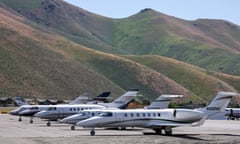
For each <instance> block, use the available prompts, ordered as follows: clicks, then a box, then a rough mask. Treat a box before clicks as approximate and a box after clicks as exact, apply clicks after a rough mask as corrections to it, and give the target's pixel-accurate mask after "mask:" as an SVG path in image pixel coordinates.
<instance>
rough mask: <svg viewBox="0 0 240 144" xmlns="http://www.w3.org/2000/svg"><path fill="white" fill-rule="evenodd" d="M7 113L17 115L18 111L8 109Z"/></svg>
mask: <svg viewBox="0 0 240 144" xmlns="http://www.w3.org/2000/svg"><path fill="white" fill-rule="evenodd" d="M8 114H10V115H18V112H17V111H15V110H13V111H10V112H9V113H8Z"/></svg>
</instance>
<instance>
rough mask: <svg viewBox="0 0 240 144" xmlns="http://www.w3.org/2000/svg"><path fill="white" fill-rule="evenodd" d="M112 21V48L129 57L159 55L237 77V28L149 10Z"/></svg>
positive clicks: (231, 25)
mask: <svg viewBox="0 0 240 144" xmlns="http://www.w3.org/2000/svg"><path fill="white" fill-rule="evenodd" d="M115 22H116V24H117V28H116V31H115V37H114V38H115V40H114V41H113V45H114V46H115V47H116V48H118V49H121V50H124V51H128V53H129V54H137V55H146V54H147V55H149V54H153V55H155V54H157V55H163V56H167V57H171V58H174V59H177V60H181V61H184V62H187V63H191V64H194V65H197V66H199V67H202V68H205V69H209V70H214V71H220V72H225V73H229V74H236V75H238V74H240V65H239V61H240V55H239V49H238V47H239V46H240V45H239V44H240V43H239V40H240V39H239V35H240V28H239V26H237V25H234V24H230V23H227V22H222V23H219V22H218V21H211V20H209V21H208V20H205V21H192V22H191V21H184V20H180V19H177V18H174V17H169V16H166V15H164V14H161V13H159V12H156V11H154V10H151V9H145V10H142V11H141V12H140V13H138V14H136V15H133V16H131V17H129V18H126V19H120V20H115ZM222 27H223V28H222ZM212 31H213V32H212ZM217 36H218V38H217ZM220 38H221V39H220ZM230 38H231V39H230ZM230 43H232V45H231V44H230Z"/></svg>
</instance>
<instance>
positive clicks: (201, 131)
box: [0, 114, 240, 144]
mask: <svg viewBox="0 0 240 144" xmlns="http://www.w3.org/2000/svg"><path fill="white" fill-rule="evenodd" d="M95 131H96V135H95V136H90V134H89V132H90V129H83V128H81V127H76V130H75V131H72V130H70V125H66V124H59V123H57V122H53V123H52V126H51V127H47V126H46V121H43V120H40V119H34V123H33V124H30V123H29V118H23V121H22V122H18V117H16V116H11V115H8V114H0V143H1V144H90V143H91V144H155V143H156V144H165V143H170V144H172V143H174V144H188V143H191V144H201V143H204V144H205V143H214V144H215V143H218V144H223V143H226V144H231V143H234V144H235V143H240V121H231V120H207V121H206V122H205V123H204V125H202V126H200V127H178V128H174V129H173V136H165V135H154V132H153V131H152V130H150V129H141V128H128V129H127V130H109V129H108V130H106V129H103V128H100V129H96V130H95ZM143 133H147V135H144V134H143Z"/></svg>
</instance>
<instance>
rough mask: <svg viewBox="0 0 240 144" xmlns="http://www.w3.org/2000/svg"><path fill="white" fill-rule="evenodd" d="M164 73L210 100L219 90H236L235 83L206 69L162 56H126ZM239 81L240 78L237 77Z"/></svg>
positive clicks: (204, 98)
mask: <svg viewBox="0 0 240 144" xmlns="http://www.w3.org/2000/svg"><path fill="white" fill-rule="evenodd" d="M125 57H126V58H129V59H131V60H134V61H135V62H138V63H141V64H143V65H146V66H147V67H149V68H152V69H154V70H156V71H157V72H159V73H162V74H164V75H166V76H168V77H169V78H171V79H172V80H174V81H175V82H177V83H179V84H180V85H182V86H183V87H185V88H187V89H188V90H190V91H191V92H192V93H193V94H194V95H196V96H199V97H200V98H201V99H202V100H204V101H205V102H206V101H209V100H210V98H211V97H213V96H214V95H215V94H216V92H218V91H235V89H234V87H233V86H232V84H233V83H230V82H229V81H225V80H224V81H223V80H220V79H218V78H215V77H213V76H211V75H209V74H208V73H207V72H206V71H205V70H204V69H201V68H198V67H195V66H193V65H189V64H186V63H183V62H180V61H176V60H174V59H170V58H167V57H162V56H125ZM235 81H236V82H237V81H238V83H239V82H240V81H239V79H235Z"/></svg>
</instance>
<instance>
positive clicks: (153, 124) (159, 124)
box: [148, 121, 192, 128]
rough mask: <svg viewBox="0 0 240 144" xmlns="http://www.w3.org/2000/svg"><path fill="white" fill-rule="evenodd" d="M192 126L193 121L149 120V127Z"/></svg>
mask: <svg viewBox="0 0 240 144" xmlns="http://www.w3.org/2000/svg"><path fill="white" fill-rule="evenodd" d="M189 125H190V126H191V125H192V123H179V122H171V121H166V122H149V124H148V127H151V128H155V127H156V128H157V127H180V126H189Z"/></svg>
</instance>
